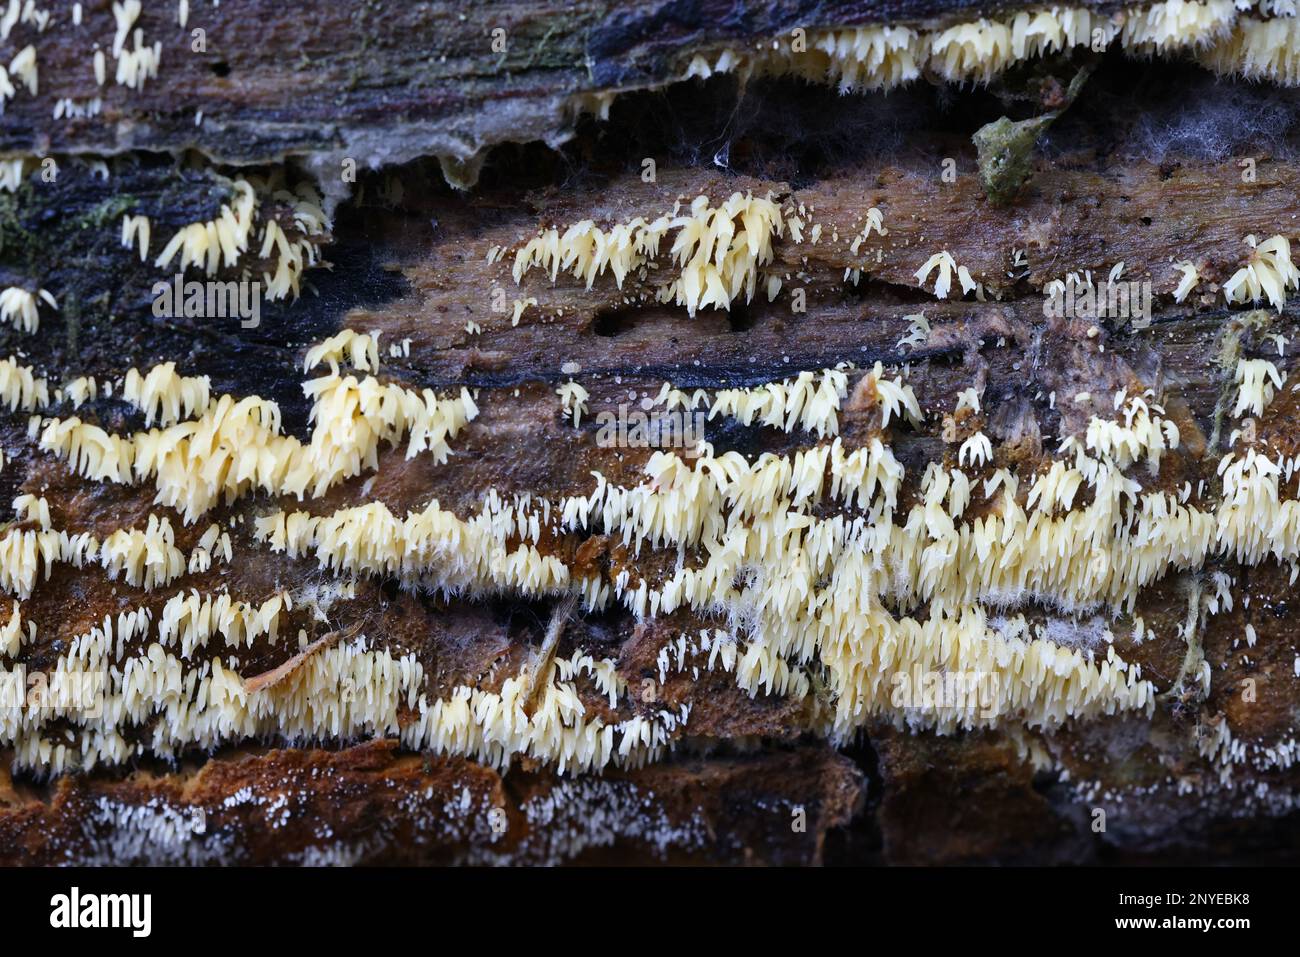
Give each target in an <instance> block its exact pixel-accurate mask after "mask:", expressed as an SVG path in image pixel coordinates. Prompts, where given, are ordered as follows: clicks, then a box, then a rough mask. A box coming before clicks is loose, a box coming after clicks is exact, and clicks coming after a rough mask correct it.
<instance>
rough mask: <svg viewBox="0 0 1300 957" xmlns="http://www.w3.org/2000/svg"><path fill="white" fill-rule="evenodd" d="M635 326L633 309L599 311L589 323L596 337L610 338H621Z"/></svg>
mask: <svg viewBox="0 0 1300 957" xmlns="http://www.w3.org/2000/svg"><path fill="white" fill-rule="evenodd" d="M634 325H636V310H635V309H620V308H610V309H601V310H600V311H599V312H597V313H596V317H595V318H594V319H593V320H592V321H591V329H592V331H593V332H594V333H596V335H598V336H604V337H605V338H612V337H613V336H621V335H622V334H623V333H625V332H628V331H629V330H630V329H631V328H632V327H633V326H634Z"/></svg>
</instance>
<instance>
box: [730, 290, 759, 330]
mask: <svg viewBox="0 0 1300 957" xmlns="http://www.w3.org/2000/svg"><path fill="white" fill-rule="evenodd" d="M727 326H728V327H729V328H730V329H731V331H732V332H747V331H748V330H750V329H752V328H754V316H753V313H751V312H750V310H749V304H748V303H747V302H744V301H742V300H741V299H740V298H739V297H737V298H736V299H734V300H733V301H732V303H731V308H730V309H729V310H727Z"/></svg>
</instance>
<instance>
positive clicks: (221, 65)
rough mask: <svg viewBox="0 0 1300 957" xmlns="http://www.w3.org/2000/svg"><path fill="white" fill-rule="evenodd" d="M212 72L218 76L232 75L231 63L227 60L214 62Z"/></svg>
mask: <svg viewBox="0 0 1300 957" xmlns="http://www.w3.org/2000/svg"><path fill="white" fill-rule="evenodd" d="M212 72H213V73H215V74H216V75H217V76H230V64H229V63H227V62H226V61H225V60H219V61H218V62H216V63H214V64H212Z"/></svg>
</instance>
